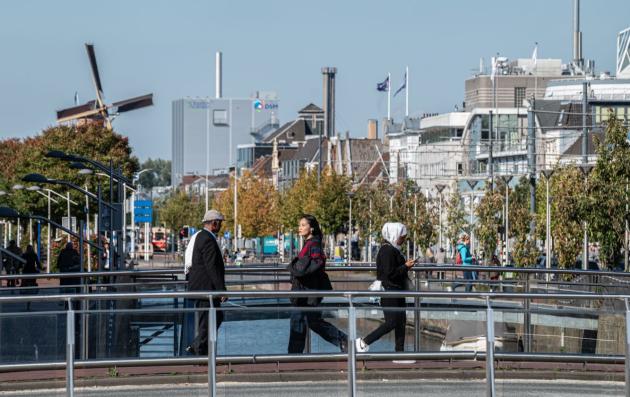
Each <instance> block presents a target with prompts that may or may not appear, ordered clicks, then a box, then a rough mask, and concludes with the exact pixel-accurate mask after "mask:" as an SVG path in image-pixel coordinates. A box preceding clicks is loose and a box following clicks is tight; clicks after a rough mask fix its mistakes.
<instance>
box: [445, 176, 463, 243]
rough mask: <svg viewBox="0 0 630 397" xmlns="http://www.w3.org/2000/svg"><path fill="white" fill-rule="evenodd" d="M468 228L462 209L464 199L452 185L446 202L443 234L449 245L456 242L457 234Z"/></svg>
mask: <svg viewBox="0 0 630 397" xmlns="http://www.w3.org/2000/svg"><path fill="white" fill-rule="evenodd" d="M468 229H469V225H468V221H467V218H466V211H465V210H464V201H463V200H462V196H461V195H460V194H459V191H458V190H457V188H456V187H455V186H454V187H453V188H452V189H451V195H450V197H449V198H448V201H447V203H446V227H445V236H446V238H447V239H448V242H449V244H450V245H451V246H453V247H454V246H455V244H457V239H458V238H459V235H460V234H461V233H462V232H464V231H467V230H468Z"/></svg>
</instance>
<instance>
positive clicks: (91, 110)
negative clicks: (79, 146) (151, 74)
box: [57, 43, 153, 129]
mask: <svg viewBox="0 0 630 397" xmlns="http://www.w3.org/2000/svg"><path fill="white" fill-rule="evenodd" d="M85 49H86V51H87V54H88V58H89V60H90V67H91V68H92V80H93V82H94V88H95V90H96V99H93V100H91V101H89V102H87V103H84V104H83V105H79V106H74V107H71V108H67V109H62V110H58V111H57V122H58V123H63V122H67V121H72V120H77V121H79V122H81V123H89V122H93V123H101V124H103V125H105V126H106V127H107V128H109V129H111V128H112V120H113V119H114V118H115V117H116V116H118V115H119V114H120V113H125V112H128V111H130V110H135V109H140V108H143V107H146V106H152V105H153V94H147V95H142V96H139V97H135V98H129V99H125V100H122V101H118V102H114V103H112V104H109V105H108V104H106V103H105V102H104V101H103V86H102V85H101V77H100V75H99V73H98V65H97V64H96V55H95V53H94V45H93V44H87V43H86V44H85Z"/></svg>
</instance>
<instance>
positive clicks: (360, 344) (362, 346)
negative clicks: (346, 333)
mask: <svg viewBox="0 0 630 397" xmlns="http://www.w3.org/2000/svg"><path fill="white" fill-rule="evenodd" d="M354 346H356V349H357V353H365V352H367V351H368V350H370V345H368V344H367V343H365V342H364V341H363V339H361V338H357V339H355V341H354Z"/></svg>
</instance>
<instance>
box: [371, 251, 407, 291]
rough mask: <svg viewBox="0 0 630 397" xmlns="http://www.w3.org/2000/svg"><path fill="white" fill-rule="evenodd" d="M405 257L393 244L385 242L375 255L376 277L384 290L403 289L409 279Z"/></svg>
mask: <svg viewBox="0 0 630 397" xmlns="http://www.w3.org/2000/svg"><path fill="white" fill-rule="evenodd" d="M408 272H409V268H408V267H407V266H405V257H404V256H403V255H402V254H401V253H400V251H399V250H397V249H396V247H394V246H393V245H391V244H389V243H385V244H383V245H382V246H381V248H380V249H379V250H378V254H377V255H376V278H377V279H378V280H381V282H382V283H383V288H385V289H386V290H404V289H405V284H406V282H407V280H408V279H409V276H408V274H407V273H408Z"/></svg>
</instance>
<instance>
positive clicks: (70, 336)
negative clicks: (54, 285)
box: [66, 298, 74, 397]
mask: <svg viewBox="0 0 630 397" xmlns="http://www.w3.org/2000/svg"><path fill="white" fill-rule="evenodd" d="M66 395H67V396H68V397H74V310H73V308H72V299H70V298H68V311H67V313H66Z"/></svg>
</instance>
